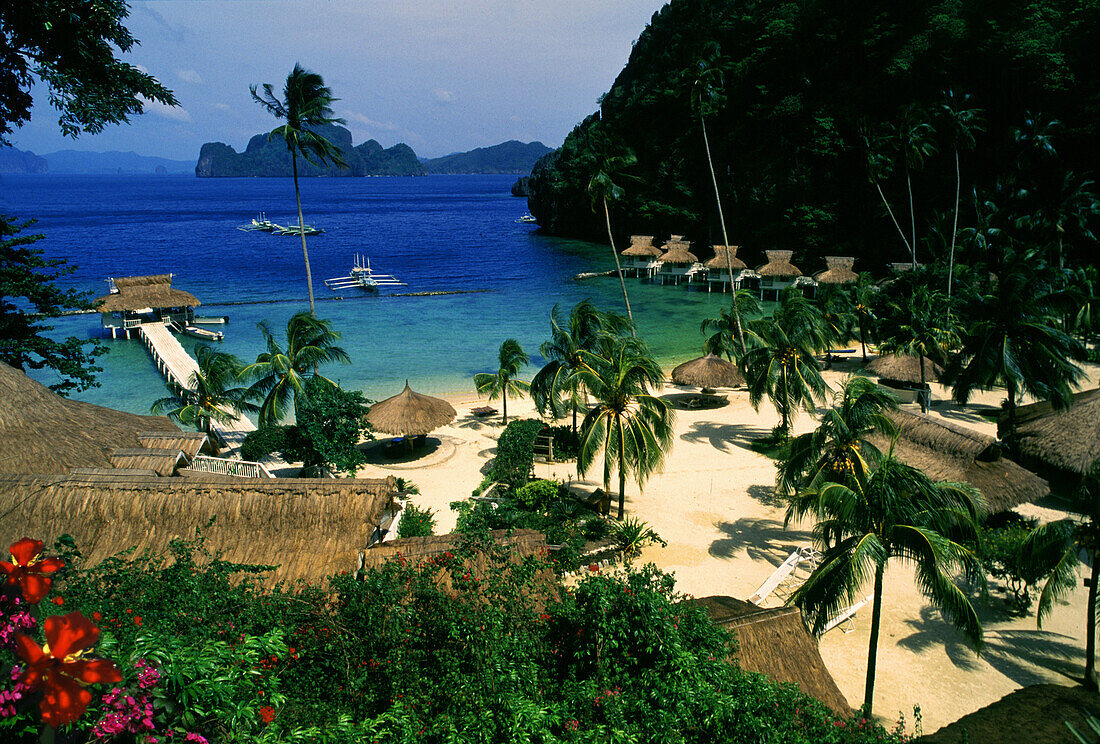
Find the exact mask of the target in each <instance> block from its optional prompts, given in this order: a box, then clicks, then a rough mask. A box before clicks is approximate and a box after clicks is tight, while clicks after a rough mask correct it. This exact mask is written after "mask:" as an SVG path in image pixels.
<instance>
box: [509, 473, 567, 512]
mask: <svg viewBox="0 0 1100 744" xmlns="http://www.w3.org/2000/svg"><path fill="white" fill-rule="evenodd" d="M560 489H561V486H560V485H559V484H558V483H556V482H555V481H549V480H535V481H531V482H530V483H528V484H526V485H523V486H520V487H519V488H517V489H516V491H515V494H514V498H515V500H516V501H517V502H519V503H520V504H521V505H523V506H525V507H527V508H528V509H540V508H544V507H547V506H549V505H550V504H551V503H553V502H554V501H556V500H557V499H558V492H559V490H560Z"/></svg>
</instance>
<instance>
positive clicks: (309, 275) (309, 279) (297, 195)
mask: <svg viewBox="0 0 1100 744" xmlns="http://www.w3.org/2000/svg"><path fill="white" fill-rule="evenodd" d="M291 162H292V163H293V164H294V200H295V201H296V202H297V203H298V230H299V232H300V234H301V236H302V258H303V259H305V262H306V287H308V288H309V314H310V315H311V316H312V317H314V318H316V317H317V309H316V307H314V302H313V272H312V271H310V268H309V251H308V250H306V221H305V220H304V219H303V218H302V192H301V190H299V188H298V153H296V152H295V153H293V154H292V155H291ZM314 371H316V370H314Z"/></svg>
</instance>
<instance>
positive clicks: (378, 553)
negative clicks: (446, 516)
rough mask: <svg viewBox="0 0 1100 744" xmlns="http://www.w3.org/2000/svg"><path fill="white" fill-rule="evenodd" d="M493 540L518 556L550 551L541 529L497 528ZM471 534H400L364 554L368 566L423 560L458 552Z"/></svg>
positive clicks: (364, 561)
mask: <svg viewBox="0 0 1100 744" xmlns="http://www.w3.org/2000/svg"><path fill="white" fill-rule="evenodd" d="M489 534H490V535H491V536H492V539H493V542H495V543H497V544H498V545H501V546H504V547H507V548H509V549H510V550H511V551H512V552H513V553H514V554H515V555H516V556H518V557H520V558H524V557H526V556H529V555H539V554H540V553H543V552H545V551H546V536H545V535H543V534H542V533H541V532H539V531H538V530H493V531H492V532H491V533H489ZM468 539H469V538H468V537H467V536H466V535H463V534H460V533H457V532H455V533H451V534H449V535H432V536H430V537H400V538H397V539H396V540H387V541H386V542H383V543H376V544H375V545H374V546H372V547H371V548H370V549H369V550H367V551H366V553H365V554H364V556H363V566H364V568H370V567H372V566H381V565H382V564H383V563H385V562H386V561H387V560H389V559H391V558H396V557H397V556H401V557H402V558H404V559H405V560H406V561H411V562H412V563H420V562H421V561H425V560H429V559H431V558H433V557H435V556H437V555H441V554H443V553H446V552H448V551H450V552H452V553H453V552H454V551H455V550H456V549H457V548H458V547H459V546H460V545H461V544H462V543H463V542H465V541H466V540H468Z"/></svg>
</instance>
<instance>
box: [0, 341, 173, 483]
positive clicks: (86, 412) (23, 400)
mask: <svg viewBox="0 0 1100 744" xmlns="http://www.w3.org/2000/svg"><path fill="white" fill-rule="evenodd" d="M0 391H2V393H0V473H67V472H69V471H70V470H71V469H72V468H81V467H82V468H109V467H111V460H110V454H111V452H112V451H113V450H116V449H118V448H120V447H140V446H141V442H140V441H139V440H138V434H139V433H145V432H152V431H164V432H168V433H171V434H173V435H176V434H179V433H180V431H179V428H178V427H177V426H176V425H175V424H173V423H172V422H171V421H170V420H169V419H167V418H165V417H163V416H137V415H134V414H132V413H123V412H122V411H115V410H113V409H111V408H104V407H102V406H97V405H93V404H91V403H82V402H80V401H76V400H69V399H68V398H62V397H61V396H60V395H58V394H57V393H55V392H53V391H52V390H50V389H49V388H47V387H46V386H44V385H41V384H39V383H38V382H35V381H34V380H32V379H30V378H29V377H27V376H26V375H25V374H23V373H22V372H20V371H19V370H17V369H14V368H12V367H9V366H8V365H6V364H3V363H2V362H0Z"/></svg>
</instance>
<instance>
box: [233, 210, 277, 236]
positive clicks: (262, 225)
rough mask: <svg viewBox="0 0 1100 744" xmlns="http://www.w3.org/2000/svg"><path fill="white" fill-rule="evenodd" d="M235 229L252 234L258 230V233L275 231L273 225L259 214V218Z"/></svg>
mask: <svg viewBox="0 0 1100 744" xmlns="http://www.w3.org/2000/svg"><path fill="white" fill-rule="evenodd" d="M237 229H238V230H241V231H243V232H252V231H254V230H259V231H260V232H273V231H274V230H275V224H274V223H273V222H272V221H271V220H269V219H268V218H267V215H266V214H264V213H263V212H260V218H259V219H255V218H253V220H252V221H251V222H249V223H248V224H247V225H237Z"/></svg>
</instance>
